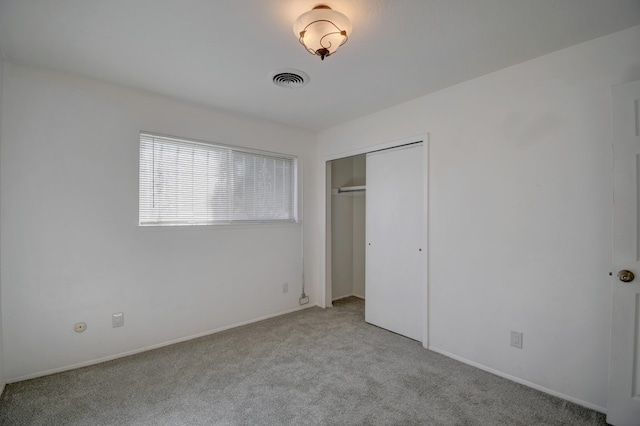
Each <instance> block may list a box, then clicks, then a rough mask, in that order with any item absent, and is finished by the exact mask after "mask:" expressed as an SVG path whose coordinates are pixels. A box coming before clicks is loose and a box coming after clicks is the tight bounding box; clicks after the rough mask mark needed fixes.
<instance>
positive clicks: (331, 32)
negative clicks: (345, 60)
mask: <svg viewBox="0 0 640 426" xmlns="http://www.w3.org/2000/svg"><path fill="white" fill-rule="evenodd" d="M293 33H294V34H295V35H296V37H297V38H298V41H299V42H300V44H302V45H303V46H304V47H305V48H306V49H307V51H308V52H309V53H311V54H312V55H318V56H320V58H321V59H322V60H324V58H325V57H327V56H329V55H332V54H333V53H334V52H335V51H336V50H338V47H340V46H342V45H343V44H345V43H346V42H347V40H348V39H349V36H350V35H351V21H350V20H349V18H347V17H346V16H345V15H343V14H342V13H340V12H338V11H335V10H333V9H331V8H330V7H329V6H324V5H321V6H316V7H314V8H313V9H312V10H310V11H308V12H306V13H303V14H302V15H300V16H299V17H298V19H296V21H295V22H294V23H293Z"/></svg>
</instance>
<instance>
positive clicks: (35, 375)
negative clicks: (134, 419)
mask: <svg viewBox="0 0 640 426" xmlns="http://www.w3.org/2000/svg"><path fill="white" fill-rule="evenodd" d="M315 306H317V305H312V304H308V305H304V306H298V307H296V308H293V309H288V310H286V311H282V312H278V313H275V314H270V315H265V316H262V317H258V318H254V319H251V320H248V321H242V322H239V323H236V324H232V325H228V326H225V327H220V328H216V329H214V330H209V331H205V332H202V333H198V334H192V335H190V336H187V337H181V338H179V339H174V340H169V341H167V342H163V343H158V344H155V345H151V346H145V347H142V348H140V349H134V350H131V351H127V352H121V353H119V354H115V355H109V356H105V357H101V358H98V359H92V360H91V361H84V362H80V363H77V364H71V365H67V366H64V367H59V368H53V369H51V370H45V371H40V372H37V373H33V374H27V375H24V376H19V377H12V378H10V379H7V383H15V382H21V381H23V380H30V379H35V378H38V377H43V376H48V375H50V374H56V373H62V372H63V371H69V370H75V369H76V368H82V367H88V366H90V365H95V364H100V363H102V362H107V361H111V360H114V359H118V358H124V357H126V356H130V355H135V354H139V353H141V352H146V351H151V350H153V349H159V348H162V347H165V346H169V345H174V344H176V343H181V342H186V341H188V340H192V339H197V338H199V337H204V336H209V335H211V334H216V333H220V332H222V331H225V330H229V329H232V328H236V327H241V326H243V325H247V324H252V323H254V322H259V321H264V320H267V319H270V318H275V317H279V316H282V315H286V314H290V313H292V312H297V311H301V310H304V309H309V308H313V307H315ZM2 388H3V389H4V385H3V386H2ZM1 394H2V392H0V395H1Z"/></svg>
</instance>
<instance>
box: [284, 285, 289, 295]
mask: <svg viewBox="0 0 640 426" xmlns="http://www.w3.org/2000/svg"><path fill="white" fill-rule="evenodd" d="M282 292H283V293H288V292H289V283H284V284H282Z"/></svg>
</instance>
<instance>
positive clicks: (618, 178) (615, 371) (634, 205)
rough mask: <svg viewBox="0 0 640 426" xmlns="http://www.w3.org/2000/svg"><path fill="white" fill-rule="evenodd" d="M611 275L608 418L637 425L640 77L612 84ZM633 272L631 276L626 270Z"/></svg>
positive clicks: (639, 413) (639, 419) (639, 385)
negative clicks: (611, 311)
mask: <svg viewBox="0 0 640 426" xmlns="http://www.w3.org/2000/svg"><path fill="white" fill-rule="evenodd" d="M613 181H614V188H613V198H614V201H613V268H614V269H613V277H612V292H613V296H612V297H613V299H612V310H613V315H612V320H611V324H612V333H611V356H610V360H611V365H610V367H609V401H608V407H607V422H609V423H610V424H613V425H616V426H626V425H636V426H637V425H640V214H639V213H640V212H639V211H638V210H639V209H638V207H639V203H640V81H639V82H635V83H629V84H624V85H620V86H615V87H613ZM625 271H628V272H631V273H633V274H635V279H634V280H632V281H630V280H631V276H630V275H629V274H628V273H627V272H625Z"/></svg>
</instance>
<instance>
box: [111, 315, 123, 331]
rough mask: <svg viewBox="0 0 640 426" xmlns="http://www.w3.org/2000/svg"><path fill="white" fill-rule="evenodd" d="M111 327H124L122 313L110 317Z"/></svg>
mask: <svg viewBox="0 0 640 426" xmlns="http://www.w3.org/2000/svg"><path fill="white" fill-rule="evenodd" d="M111 325H113V328H116V327H122V326H124V312H118V313H116V314H113V315H112V316H111Z"/></svg>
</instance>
